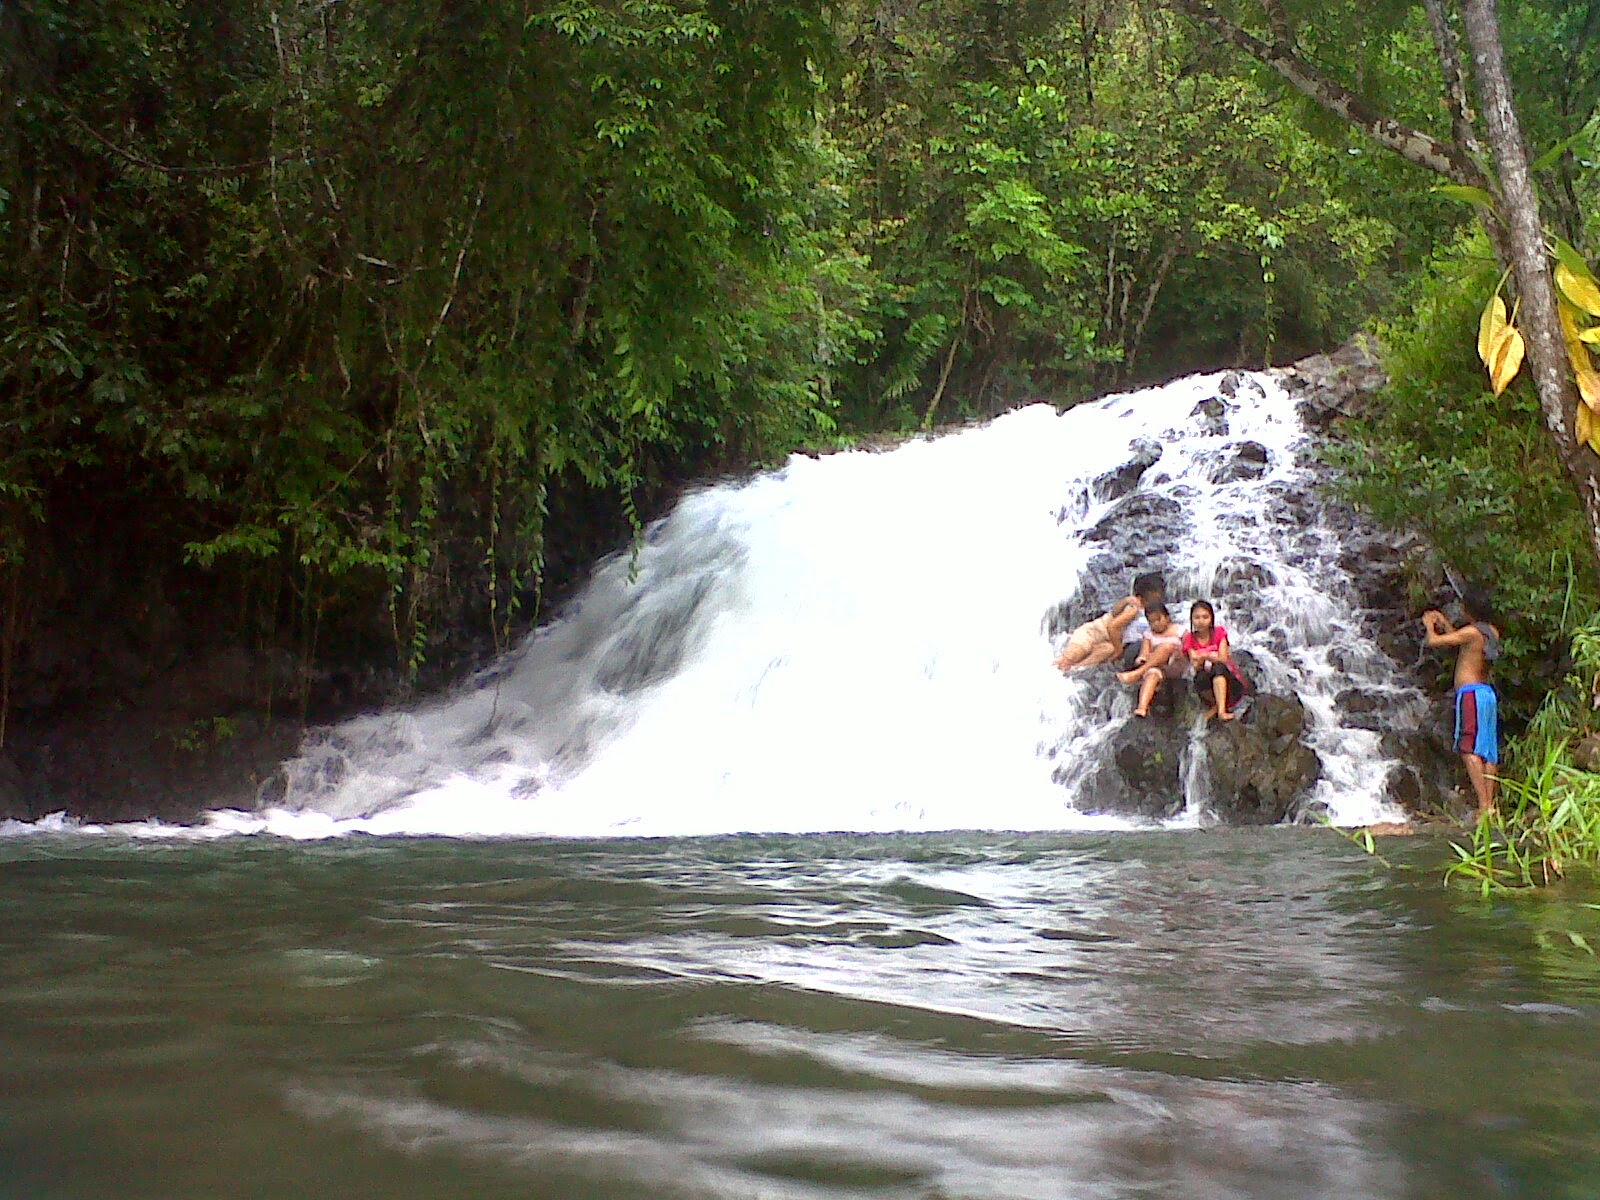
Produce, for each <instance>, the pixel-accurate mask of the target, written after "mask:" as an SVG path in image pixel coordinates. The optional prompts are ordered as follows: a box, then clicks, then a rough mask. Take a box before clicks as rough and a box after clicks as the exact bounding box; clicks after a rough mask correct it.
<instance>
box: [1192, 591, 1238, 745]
mask: <svg viewBox="0 0 1600 1200" xmlns="http://www.w3.org/2000/svg"><path fill="white" fill-rule="evenodd" d="M1183 652H1184V654H1185V655H1187V656H1188V659H1189V663H1190V665H1191V666H1193V667H1194V690H1195V694H1196V695H1198V696H1199V697H1200V699H1202V700H1204V701H1205V702H1206V704H1207V705H1208V708H1207V710H1206V720H1208V721H1209V720H1210V719H1211V718H1212V717H1217V718H1218V719H1220V720H1223V721H1231V720H1233V719H1234V717H1235V716H1237V715H1238V714H1237V713H1235V712H1234V711H1233V706H1234V705H1235V704H1237V703H1239V701H1240V700H1241V699H1242V698H1243V697H1244V690H1245V689H1244V676H1242V675H1240V674H1239V668H1238V667H1236V666H1234V665H1233V658H1232V656H1231V655H1230V654H1229V653H1228V631H1227V630H1226V629H1224V628H1223V627H1222V626H1221V625H1218V624H1217V610H1216V609H1214V608H1213V607H1211V601H1209V600H1196V601H1195V602H1194V603H1193V604H1192V605H1190V606H1189V632H1188V633H1186V634H1184V635H1183Z"/></svg>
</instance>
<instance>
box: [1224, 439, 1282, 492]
mask: <svg viewBox="0 0 1600 1200" xmlns="http://www.w3.org/2000/svg"><path fill="white" fill-rule="evenodd" d="M1271 460H1272V455H1271V453H1270V452H1268V450H1267V448H1266V447H1265V446H1263V445H1262V444H1261V443H1260V442H1240V443H1239V444H1238V445H1237V446H1235V447H1233V448H1232V450H1231V452H1230V453H1229V454H1228V455H1227V457H1225V458H1224V459H1223V460H1222V461H1221V462H1220V463H1218V464H1217V466H1216V468H1215V469H1213V470H1212V472H1211V481H1212V482H1213V483H1238V482H1240V481H1241V480H1246V479H1260V478H1261V477H1262V476H1263V475H1265V474H1266V473H1267V465H1268V463H1270V462H1271Z"/></svg>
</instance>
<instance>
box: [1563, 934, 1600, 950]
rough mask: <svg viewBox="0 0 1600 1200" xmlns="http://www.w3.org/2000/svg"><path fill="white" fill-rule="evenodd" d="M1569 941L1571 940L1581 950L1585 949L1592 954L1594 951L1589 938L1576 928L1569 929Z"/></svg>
mask: <svg viewBox="0 0 1600 1200" xmlns="http://www.w3.org/2000/svg"><path fill="white" fill-rule="evenodd" d="M1567 941H1569V942H1571V943H1572V944H1573V945H1574V946H1576V947H1577V948H1578V949H1579V950H1585V951H1587V952H1588V953H1590V954H1593V953H1594V947H1593V946H1591V945H1589V943H1588V940H1587V939H1585V938H1584V936H1583V934H1581V933H1579V932H1578V931H1577V930H1576V929H1569V930H1567Z"/></svg>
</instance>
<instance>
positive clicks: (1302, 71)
mask: <svg viewBox="0 0 1600 1200" xmlns="http://www.w3.org/2000/svg"><path fill="white" fill-rule="evenodd" d="M1162 2H1163V3H1165V4H1166V5H1167V7H1169V8H1171V9H1173V10H1174V11H1176V12H1180V13H1182V14H1183V15H1185V16H1187V17H1190V18H1191V19H1193V20H1195V21H1198V22H1199V23H1200V24H1202V25H1204V26H1205V27H1206V28H1207V29H1209V30H1211V32H1212V33H1213V34H1215V35H1216V37H1218V38H1219V39H1220V40H1221V41H1222V42H1224V43H1225V44H1227V45H1230V46H1232V47H1234V48H1235V49H1237V50H1242V51H1244V52H1245V53H1246V54H1248V55H1250V57H1251V58H1254V59H1255V60H1256V61H1258V62H1260V63H1261V64H1262V65H1263V66H1267V67H1270V68H1272V70H1274V71H1276V72H1277V73H1278V74H1279V75H1280V76H1282V77H1283V78H1284V79H1285V80H1287V81H1288V82H1289V83H1290V84H1292V85H1293V86H1294V87H1295V88H1296V89H1298V90H1299V91H1300V92H1301V93H1303V94H1304V95H1306V96H1308V97H1310V98H1311V99H1312V100H1314V101H1316V102H1317V103H1318V104H1320V105H1321V106H1322V107H1323V108H1325V109H1327V110H1328V111H1329V112H1331V113H1333V114H1334V115H1335V116H1336V117H1338V118H1339V119H1340V120H1342V121H1345V122H1347V123H1349V124H1351V125H1354V126H1355V127H1356V128H1357V129H1360V130H1361V131H1362V132H1363V133H1365V134H1366V135H1367V136H1368V137H1370V138H1371V139H1372V140H1373V141H1375V142H1377V143H1378V144H1379V145H1380V146H1383V147H1385V148H1386V149H1389V150H1392V151H1394V152H1395V153H1396V154H1398V155H1400V156H1401V157H1402V158H1404V159H1405V160H1406V161H1407V162H1410V163H1413V164H1415V165H1416V166H1419V167H1426V168H1427V169H1428V170H1430V171H1433V172H1434V173H1435V174H1438V175H1443V176H1444V177H1445V178H1446V179H1450V180H1452V181H1454V182H1456V183H1460V184H1466V185H1468V186H1470V187H1483V186H1484V183H1485V180H1484V178H1483V173H1482V172H1481V171H1480V170H1479V169H1478V167H1477V164H1476V163H1474V162H1473V161H1472V160H1471V159H1470V158H1469V157H1467V155H1466V154H1465V153H1464V152H1463V151H1461V150H1460V149H1458V148H1457V147H1455V146H1451V145H1449V144H1448V143H1445V142H1442V141H1440V140H1439V139H1438V138H1436V137H1434V136H1433V135H1432V134H1429V133H1424V132H1423V131H1422V130H1420V129H1413V128H1411V126H1409V125H1406V124H1404V123H1403V122H1400V121H1396V120H1394V119H1393V118H1392V117H1386V116H1384V115H1383V114H1382V113H1380V112H1378V111H1377V110H1375V109H1374V108H1373V107H1372V106H1371V105H1370V104H1368V103H1367V102H1366V101H1365V100H1363V99H1362V98H1361V97H1360V96H1357V95H1356V94H1355V93H1354V92H1352V91H1351V90H1350V89H1349V88H1347V87H1345V86H1344V85H1343V84H1341V83H1338V82H1336V81H1334V80H1332V79H1329V78H1328V77H1327V76H1326V75H1324V74H1323V73H1322V72H1321V71H1319V70H1317V69H1316V68H1315V67H1314V66H1312V65H1311V64H1310V63H1308V62H1306V61H1305V59H1303V58H1301V57H1300V56H1299V55H1298V54H1296V53H1295V52H1294V50H1293V48H1292V47H1290V46H1287V45H1269V44H1268V43H1266V42H1264V41H1262V40H1261V39H1260V38H1258V37H1256V36H1255V35H1254V34H1253V33H1251V32H1250V31H1249V30H1247V29H1245V28H1243V27H1242V26H1240V25H1237V24H1235V23H1234V22H1233V21H1231V20H1229V19H1228V18H1227V17H1225V16H1223V15H1222V14H1221V13H1219V12H1218V11H1217V10H1216V9H1214V8H1212V7H1211V5H1209V4H1207V3H1205V0H1162Z"/></svg>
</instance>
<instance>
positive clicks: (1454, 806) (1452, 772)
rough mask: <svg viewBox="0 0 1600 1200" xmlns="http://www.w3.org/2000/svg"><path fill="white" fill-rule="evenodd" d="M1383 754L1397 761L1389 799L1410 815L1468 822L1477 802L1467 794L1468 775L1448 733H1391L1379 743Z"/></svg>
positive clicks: (1391, 770)
mask: <svg viewBox="0 0 1600 1200" xmlns="http://www.w3.org/2000/svg"><path fill="white" fill-rule="evenodd" d="M1378 748H1379V752H1380V753H1381V754H1383V755H1384V756H1385V757H1386V758H1392V759H1394V760H1395V762H1394V765H1393V766H1391V767H1390V768H1389V778H1388V780H1387V781H1386V785H1385V787H1386V791H1387V793H1388V796H1389V799H1390V800H1392V801H1394V802H1395V803H1396V804H1399V805H1400V806H1401V807H1403V808H1405V809H1406V810H1407V811H1409V812H1417V813H1423V814H1426V815H1430V816H1443V817H1449V818H1451V819H1452V820H1464V819H1466V818H1467V817H1469V816H1470V815H1471V813H1472V812H1473V809H1474V802H1473V801H1472V799H1471V797H1470V796H1469V795H1468V794H1467V790H1466V785H1467V777H1466V772H1465V770H1464V769H1463V767H1462V766H1461V761H1460V759H1459V757H1458V756H1457V755H1456V753H1455V750H1454V748H1453V747H1452V746H1451V745H1450V738H1449V734H1448V731H1445V730H1442V729H1419V730H1409V731H1394V730H1391V731H1390V732H1388V733H1385V734H1384V735H1383V738H1382V740H1381V741H1380V742H1379V743H1378Z"/></svg>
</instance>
